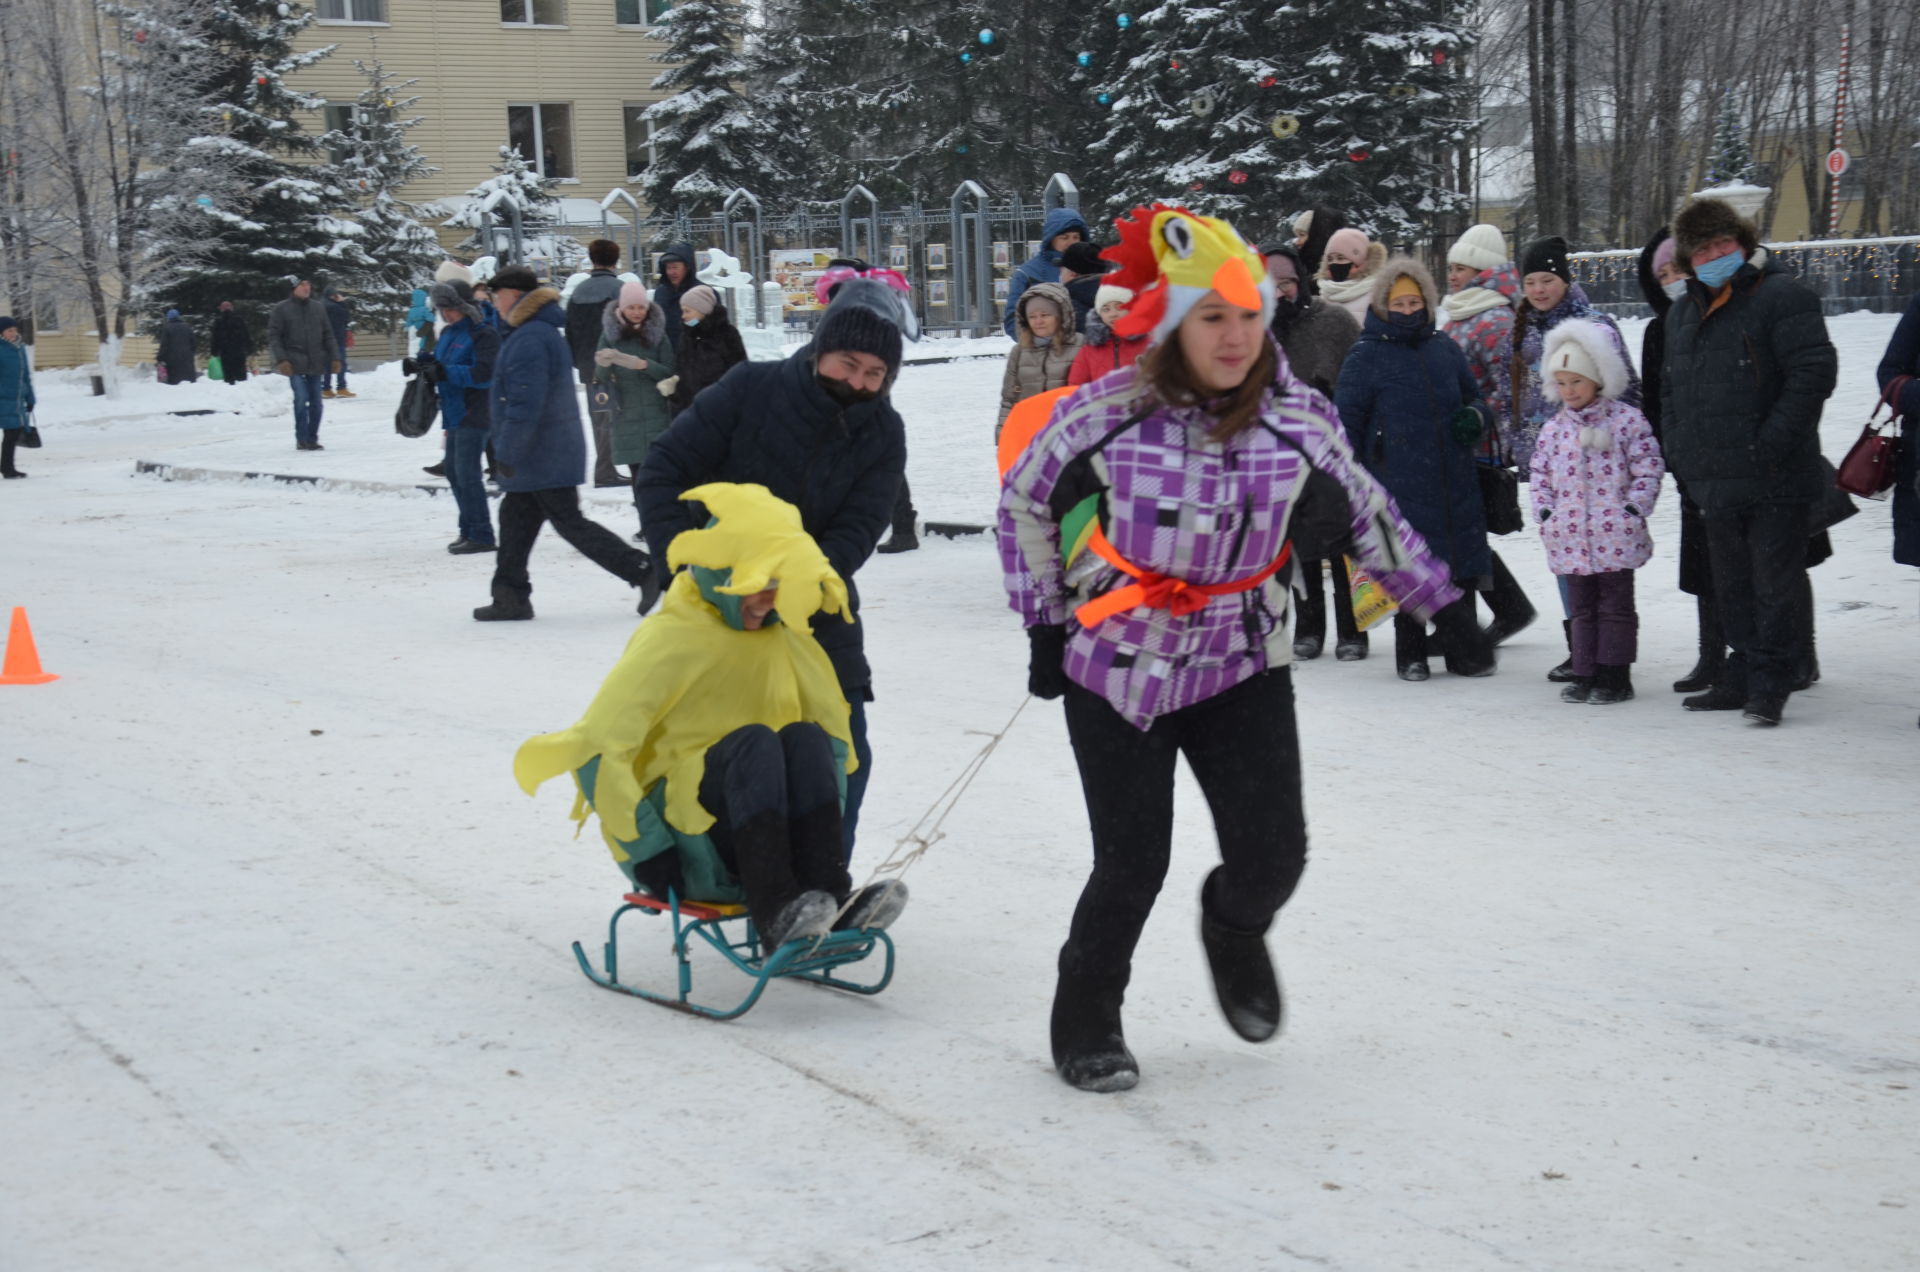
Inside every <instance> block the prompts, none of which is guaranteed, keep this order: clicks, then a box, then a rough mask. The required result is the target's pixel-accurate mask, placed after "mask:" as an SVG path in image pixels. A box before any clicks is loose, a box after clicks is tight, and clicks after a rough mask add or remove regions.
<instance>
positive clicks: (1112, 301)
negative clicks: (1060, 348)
mask: <svg viewBox="0 0 1920 1272" xmlns="http://www.w3.org/2000/svg"><path fill="white" fill-rule="evenodd" d="M1132 300H1133V291H1132V289H1131V288H1127V287H1120V286H1116V285H1115V284H1113V283H1103V284H1102V285H1101V287H1100V290H1099V291H1097V292H1096V293H1094V303H1093V312H1092V313H1090V314H1088V315H1087V330H1086V342H1085V343H1084V344H1082V345H1081V346H1080V352H1079V353H1077V354H1075V355H1074V358H1073V365H1072V366H1071V367H1069V368H1067V383H1068V384H1075V385H1079V384H1092V383H1093V382H1094V381H1095V380H1098V379H1099V378H1100V377H1101V376H1103V375H1106V374H1107V373H1108V372H1110V371H1118V370H1120V369H1121V368H1122V367H1130V366H1132V365H1133V364H1134V363H1136V362H1138V361H1140V357H1141V355H1142V354H1144V353H1146V351H1147V346H1148V345H1150V344H1152V343H1153V338H1152V337H1151V336H1150V335H1148V333H1146V332H1144V331H1142V332H1139V333H1137V334H1135V335H1131V336H1123V335H1121V334H1120V333H1119V332H1117V331H1115V330H1114V329H1113V326H1114V324H1115V323H1117V322H1119V321H1120V320H1121V319H1122V318H1124V317H1126V316H1127V305H1128V303H1129V302H1131V301H1132Z"/></svg>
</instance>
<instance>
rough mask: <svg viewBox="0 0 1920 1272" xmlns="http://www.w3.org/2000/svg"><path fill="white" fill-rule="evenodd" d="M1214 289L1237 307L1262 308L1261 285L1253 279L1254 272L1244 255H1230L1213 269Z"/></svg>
mask: <svg viewBox="0 0 1920 1272" xmlns="http://www.w3.org/2000/svg"><path fill="white" fill-rule="evenodd" d="M1213 290H1215V291H1217V292H1219V293H1220V295H1221V297H1222V298H1223V299H1224V300H1225V301H1226V302H1227V303H1228V304H1230V305H1233V306H1236V307H1237V308H1240V309H1253V310H1258V309H1259V308H1260V287H1259V285H1258V284H1257V283H1255V282H1254V281H1253V273H1252V271H1251V270H1249V269H1248V268H1247V262H1246V258H1245V257H1243V256H1229V257H1228V258H1227V259H1226V260H1224V261H1222V262H1221V264H1220V268H1219V269H1216V270H1214V271H1213Z"/></svg>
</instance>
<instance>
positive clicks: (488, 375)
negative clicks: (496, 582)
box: [402, 282, 500, 556]
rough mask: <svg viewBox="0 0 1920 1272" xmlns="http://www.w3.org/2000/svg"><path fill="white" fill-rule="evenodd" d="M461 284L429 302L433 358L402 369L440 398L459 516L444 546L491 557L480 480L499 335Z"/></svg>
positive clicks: (436, 289)
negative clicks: (434, 321)
mask: <svg viewBox="0 0 1920 1272" xmlns="http://www.w3.org/2000/svg"><path fill="white" fill-rule="evenodd" d="M471 295H472V291H471V289H469V288H468V287H467V285H466V284H465V283H459V282H443V283H435V284H434V285H433V288H432V291H431V293H430V301H431V303H432V305H433V309H434V312H435V313H436V314H438V315H439V317H440V321H441V322H442V323H444V324H446V325H445V326H444V327H442V328H441V330H440V339H439V340H438V341H437V342H436V343H435V344H434V347H433V356H432V357H431V358H426V359H422V360H421V361H420V362H419V363H418V364H415V363H414V361H413V359H411V358H409V359H407V361H406V363H405V364H403V366H402V369H403V370H404V371H405V372H406V373H407V374H408V375H412V374H414V372H415V371H416V370H418V372H419V373H420V374H421V375H422V376H425V377H426V379H427V382H428V383H430V384H432V385H433V386H434V388H435V390H436V391H437V392H438V393H439V395H440V423H441V426H442V427H443V428H445V430H446V434H447V458H446V461H445V463H446V468H447V474H446V475H447V485H448V486H450V487H451V488H452V489H453V502H454V504H455V505H456V506H457V507H458V508H459V511H460V537H459V538H457V539H455V540H454V541H453V542H452V543H449V544H448V545H447V551H448V552H451V553H452V554H453V555H455V556H467V555H470V554H472V553H476V552H492V551H494V550H495V549H496V548H497V547H498V546H499V544H498V541H497V540H496V539H495V538H494V535H493V520H492V518H491V516H490V515H489V514H488V512H487V487H486V481H485V479H484V478H483V477H482V476H481V475H480V461H481V459H482V457H484V455H485V454H486V449H487V433H488V425H489V423H490V418H489V415H488V411H487V390H488V389H489V388H491V387H492V384H493V368H494V363H495V362H496V361H497V360H498V358H499V356H500V333H499V332H497V331H495V330H494V329H493V327H492V325H490V324H489V323H487V322H486V321H485V320H484V319H483V318H482V317H481V316H480V310H479V309H478V308H477V307H476V306H475V305H474V303H473V301H472V300H471V299H470V297H471Z"/></svg>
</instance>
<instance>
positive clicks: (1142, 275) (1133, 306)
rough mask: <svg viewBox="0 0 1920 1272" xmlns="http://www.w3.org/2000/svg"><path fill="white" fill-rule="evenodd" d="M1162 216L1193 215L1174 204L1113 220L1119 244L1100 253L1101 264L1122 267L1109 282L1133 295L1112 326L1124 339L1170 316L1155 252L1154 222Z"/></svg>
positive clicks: (1158, 205) (1137, 210)
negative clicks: (1162, 214) (1167, 315)
mask: <svg viewBox="0 0 1920 1272" xmlns="http://www.w3.org/2000/svg"><path fill="white" fill-rule="evenodd" d="M1162 212H1185V213H1186V214H1187V215H1188V216H1191V215H1193V214H1192V213H1191V212H1187V209H1186V208H1184V207H1181V206H1180V205H1179V204H1175V203H1153V204H1148V205H1147V206H1145V207H1138V208H1135V209H1133V211H1131V212H1129V213H1127V214H1126V215H1125V216H1121V217H1115V218H1114V222H1113V228H1114V229H1116V230H1118V231H1119V232H1120V241H1119V242H1118V243H1116V244H1115V245H1114V246H1112V247H1109V248H1107V249H1105V250H1104V251H1102V252H1101V253H1100V259H1101V260H1104V261H1113V262H1114V263H1116V264H1117V265H1119V266H1120V268H1119V269H1117V270H1115V271H1113V272H1112V273H1111V274H1109V275H1107V281H1108V282H1110V283H1113V284H1114V285H1115V286H1119V287H1125V288H1126V289H1128V290H1129V291H1131V292H1132V293H1133V300H1132V301H1131V302H1130V303H1129V304H1128V305H1127V312H1126V314H1125V315H1124V316H1122V317H1121V319H1120V320H1119V321H1118V322H1116V323H1114V324H1113V329H1114V331H1115V332H1117V333H1118V334H1120V335H1123V336H1138V335H1143V334H1145V333H1146V332H1149V331H1152V330H1153V329H1154V328H1155V327H1157V326H1159V325H1160V319H1161V318H1162V317H1163V316H1164V315H1165V314H1166V312H1167V280H1166V279H1165V278H1164V277H1163V276H1162V275H1161V272H1160V259H1159V257H1158V256H1157V255H1156V254H1155V252H1154V250H1153V221H1154V218H1155V217H1157V216H1159V215H1160V214H1161V213H1162Z"/></svg>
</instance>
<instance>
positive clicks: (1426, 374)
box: [1334, 257, 1493, 680]
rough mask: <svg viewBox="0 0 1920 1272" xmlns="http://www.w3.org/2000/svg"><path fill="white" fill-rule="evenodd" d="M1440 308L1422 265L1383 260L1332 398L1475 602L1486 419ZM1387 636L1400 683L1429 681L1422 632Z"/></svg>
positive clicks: (1377, 471) (1487, 582)
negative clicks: (1480, 447)
mask: <svg viewBox="0 0 1920 1272" xmlns="http://www.w3.org/2000/svg"><path fill="white" fill-rule="evenodd" d="M1438 305H1439V295H1438V293H1437V292H1436V290H1435V288H1434V285H1433V279H1432V277H1431V276H1430V275H1428V273H1427V271H1426V268H1425V267H1424V266H1422V265H1421V264H1420V263H1419V262H1418V261H1414V260H1410V259H1408V258H1406V257H1396V258H1394V259H1392V260H1390V261H1388V262H1386V264H1385V265H1383V266H1382V267H1381V269H1380V271H1379V274H1378V276H1377V278H1376V280H1375V283H1374V289H1373V297H1372V300H1371V302H1370V303H1369V304H1368V306H1367V318H1366V323H1365V325H1364V326H1363V328H1362V331H1361V335H1360V340H1359V342H1358V343H1356V344H1355V345H1354V346H1353V349H1352V351H1351V352H1349V353H1348V354H1347V360H1346V362H1345V363H1343V364H1342V365H1341V367H1340V383H1339V385H1338V387H1337V388H1336V389H1335V391H1334V392H1335V398H1334V400H1335V404H1336V405H1337V406H1338V407H1339V408H1340V422H1341V423H1342V424H1343V425H1344V426H1345V427H1346V430H1347V436H1348V437H1349V438H1350V439H1351V440H1352V442H1353V449H1354V453H1355V454H1356V455H1358V456H1359V458H1360V462H1361V463H1362V464H1365V465H1366V467H1367V470H1368V471H1369V472H1371V473H1372V474H1373V475H1374V477H1375V478H1377V479H1378V480H1379V482H1380V484H1381V485H1383V486H1385V487H1386V488H1387V493H1389V494H1391V495H1392V496H1393V499H1394V502H1395V503H1396V504H1398V505H1399V506H1400V511H1401V513H1402V514H1403V515H1405V517H1406V519H1407V520H1408V521H1410V522H1412V523H1413V528H1414V529H1416V530H1418V531H1419V532H1420V534H1421V536H1422V537H1424V538H1425V539H1426V541H1427V546H1428V547H1429V548H1430V549H1432V551H1433V554H1434V556H1436V557H1438V558H1439V559H1441V560H1443V561H1445V562H1446V563H1447V565H1448V567H1449V568H1450V569H1451V571H1452V574H1453V583H1454V586H1456V587H1458V588H1460V589H1461V590H1462V591H1463V592H1465V593H1466V594H1467V595H1468V596H1469V597H1471V596H1472V595H1473V594H1474V593H1475V592H1478V591H1484V590H1486V589H1487V588H1488V587H1490V586H1491V585H1492V582H1493V579H1492V573H1493V556H1492V553H1491V552H1490V551H1489V550H1488V548H1487V516H1486V508H1485V505H1484V504H1482V503H1481V500H1480V479H1479V477H1478V475H1477V474H1476V473H1475V472H1474V459H1473V452H1474V447H1475V446H1476V445H1477V444H1478V443H1479V442H1480V440H1481V437H1482V435H1483V433H1484V432H1485V429H1486V427H1487V424H1488V419H1487V415H1486V412H1485V410H1484V408H1483V406H1482V404H1481V399H1480V386H1479V384H1478V382H1477V381H1475V380H1474V378H1473V372H1472V370H1471V369H1470V368H1469V367H1468V366H1467V358H1466V355H1465V354H1463V353H1461V352H1460V346H1459V345H1456V344H1455V343H1454V342H1453V341H1452V340H1450V339H1448V338H1447V337H1446V336H1444V335H1442V334H1440V333H1439V332H1437V331H1435V329H1434V325H1433V315H1434V311H1435V309H1436V308H1437V307H1438ZM1393 635H1394V666H1395V668H1396V669H1397V670H1398V672H1399V675H1400V678H1401V679H1402V680H1425V679H1427V677H1428V675H1429V674H1430V673H1429V668H1428V664H1427V629H1426V624H1424V623H1421V622H1418V621H1416V620H1412V619H1407V618H1404V617H1400V616H1395V618H1394V627H1393ZM1449 670H1453V668H1451V667H1450V668H1449ZM1476 670H1478V669H1476Z"/></svg>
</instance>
